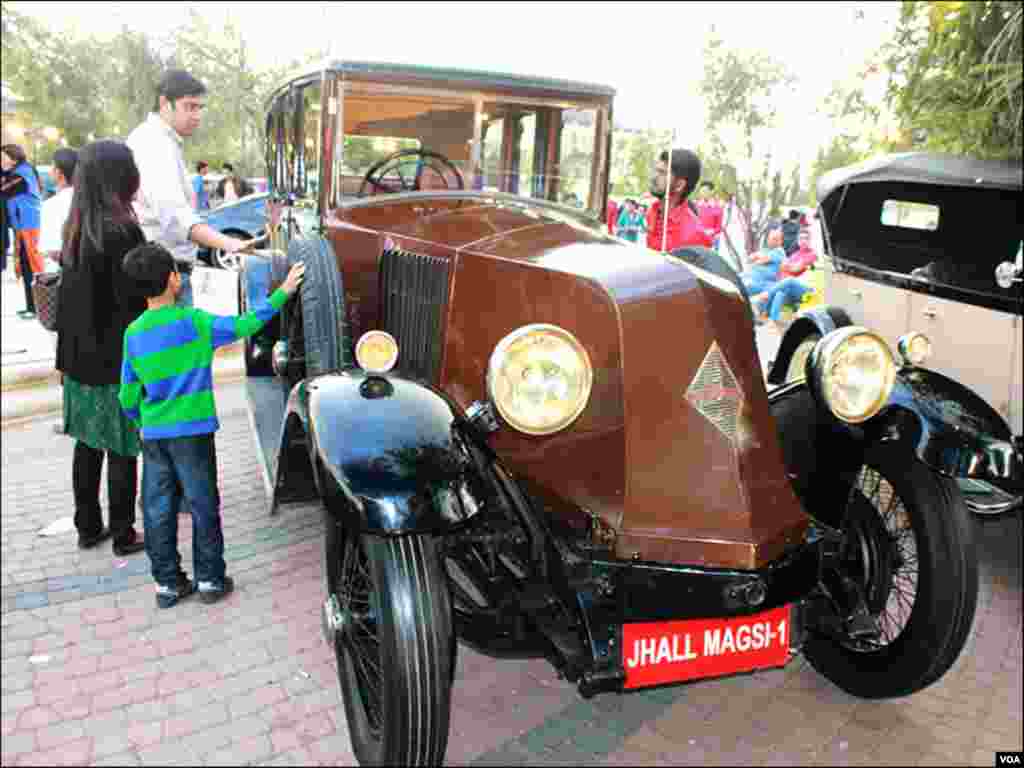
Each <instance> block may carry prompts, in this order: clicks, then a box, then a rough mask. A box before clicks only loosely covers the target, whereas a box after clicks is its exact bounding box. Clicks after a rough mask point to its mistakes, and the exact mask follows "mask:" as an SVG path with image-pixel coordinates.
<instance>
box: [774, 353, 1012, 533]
mask: <svg viewBox="0 0 1024 768" xmlns="http://www.w3.org/2000/svg"><path fill="white" fill-rule="evenodd" d="M768 397H769V407H770V408H771V411H772V414H773V415H774V416H775V420H776V424H777V427H778V432H779V441H780V444H781V446H782V451H783V457H784V461H785V465H786V470H787V472H788V474H789V477H790V480H791V481H792V483H793V486H794V490H796V492H797V495H799V496H800V497H801V499H802V500H803V501H804V503H805V505H806V506H807V508H808V511H811V513H812V514H816V513H815V511H814V510H828V509H841V508H842V505H841V504H839V502H840V501H841V498H840V496H841V495H842V493H844V492H845V488H847V487H848V483H844V482H836V481H837V479H839V478H844V477H850V476H851V473H854V474H855V473H856V471H857V470H858V469H859V467H860V464H861V457H862V456H863V453H864V449H865V447H866V446H867V445H869V444H870V443H871V442H873V441H878V440H886V441H891V440H899V441H901V442H902V443H903V444H905V445H906V447H907V450H908V451H910V452H913V453H914V454H915V455H916V456H917V458H918V459H919V460H920V461H921V462H923V463H924V464H926V465H927V466H929V467H931V468H932V469H934V470H935V471H937V472H939V473H941V474H944V475H947V476H949V477H965V478H973V479H977V480H984V481H985V482H988V483H991V484H992V485H994V486H996V487H997V488H1000V489H1002V490H1004V491H1006V492H1007V493H1010V494H1013V495H1019V494H1020V493H1021V492H1022V491H1024V460H1022V452H1021V449H1020V445H1019V442H1017V441H1015V440H1014V438H1013V436H1012V434H1011V432H1010V428H1009V427H1008V426H1007V424H1006V422H1005V421H1004V420H1003V418H1002V417H1001V416H1000V415H999V414H998V413H997V412H996V411H995V410H994V409H993V408H992V407H991V406H990V405H989V404H988V403H986V402H985V401H984V400H983V399H982V398H981V397H979V396H978V395H977V394H975V393H974V392H972V391H971V390H970V389H968V388H967V387H965V386H963V385H962V384H960V383H958V382H956V381H954V380H952V379H950V378H947V377H946V376H943V375H942V374H940V373H936V372H935V371H930V370H927V369H924V368H909V367H908V368H903V369H901V370H900V371H899V372H898V374H897V376H896V383H895V385H894V387H893V391H892V394H891V395H890V396H889V401H888V402H887V404H886V405H885V407H884V408H883V409H882V410H881V411H880V412H879V413H878V415H877V416H875V417H873V418H872V419H870V420H868V421H867V422H865V423H864V424H859V425H851V424H846V423H844V422H841V421H839V420H838V419H836V418H835V417H834V416H832V414H831V413H830V412H829V410H828V408H827V407H826V406H825V405H824V403H821V402H820V401H819V400H818V398H816V397H815V396H814V394H813V393H812V390H811V389H810V388H809V387H808V385H807V383H806V382H804V381H799V382H796V383H793V384H789V385H786V386H783V387H779V388H778V389H775V390H773V391H772V392H771V393H770V394H769V396H768Z"/></svg>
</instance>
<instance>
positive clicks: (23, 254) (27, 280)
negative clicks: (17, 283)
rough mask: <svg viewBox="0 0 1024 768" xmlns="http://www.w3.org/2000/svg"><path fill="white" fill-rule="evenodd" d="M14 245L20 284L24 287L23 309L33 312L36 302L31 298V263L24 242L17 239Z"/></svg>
mask: <svg viewBox="0 0 1024 768" xmlns="http://www.w3.org/2000/svg"><path fill="white" fill-rule="evenodd" d="M16 247H17V249H18V261H19V262H20V263H21V284H22V285H23V286H24V288H25V309H27V310H28V311H29V312H31V313H32V314H35V312H36V302H35V299H33V298H32V274H33V273H32V265H31V264H30V263H29V260H28V251H27V250H26V248H25V243H23V242H22V241H21V240H19V241H18V242H17V246H16Z"/></svg>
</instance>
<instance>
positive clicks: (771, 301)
mask: <svg viewBox="0 0 1024 768" xmlns="http://www.w3.org/2000/svg"><path fill="white" fill-rule="evenodd" d="M799 244H800V245H799V248H798V249H797V250H796V251H794V252H793V255H792V256H790V257H789V258H788V259H786V260H785V261H784V262H782V266H780V267H779V280H778V282H776V283H775V285H774V286H771V287H770V288H768V290H766V291H764V292H763V293H759V294H756V295H754V297H753V298H752V299H751V301H752V303H753V305H754V309H755V310H756V311H757V313H758V315H759V316H760V319H769V320H770V322H771V323H772V325H773V326H774V327H775V328H776V330H778V331H780V332H781V331H782V330H783V328H782V322H781V317H782V308H783V307H785V306H786V305H787V304H797V305H798V304H800V302H801V301H803V298H804V295H805V294H807V293H809V292H810V291H812V290H813V289H812V288H810V287H809V286H807V285H805V284H804V283H803V282H801V281H800V280H798V279H797V278H798V277H799V276H800V275H802V274H803V273H804V272H806V271H807V270H808V269H810V268H811V266H812V265H813V264H814V262H815V261H817V260H818V254H816V253H815V252H814V249H813V248H811V233H810V232H809V231H808V230H806V229H805V230H802V231H801V232H800V237H799ZM766 310H767V313H768V317H767V318H765V317H764V313H765V311H766Z"/></svg>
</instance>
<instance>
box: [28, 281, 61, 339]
mask: <svg viewBox="0 0 1024 768" xmlns="http://www.w3.org/2000/svg"><path fill="white" fill-rule="evenodd" d="M59 293H60V271H59V270H58V271H57V272H40V273H38V274H36V275H35V277H34V278H33V280H32V301H33V302H35V305H36V318H38V320H39V323H40V324H41V325H42V326H43V328H45V329H46V330H48V331H56V330H57V311H58V310H59V309H60V302H59V300H58V297H59Z"/></svg>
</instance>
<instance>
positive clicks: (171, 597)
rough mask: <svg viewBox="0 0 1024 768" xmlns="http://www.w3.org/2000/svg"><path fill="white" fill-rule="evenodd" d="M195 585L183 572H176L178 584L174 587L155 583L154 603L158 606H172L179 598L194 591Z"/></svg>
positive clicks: (183, 597)
mask: <svg viewBox="0 0 1024 768" xmlns="http://www.w3.org/2000/svg"><path fill="white" fill-rule="evenodd" d="M195 591H196V590H195V587H194V586H193V585H192V582H191V581H189V578H188V576H187V575H185V574H184V573H180V572H179V573H178V584H177V586H176V587H165V586H164V585H163V584H157V585H156V605H157V607H158V608H173V607H174V606H175V605H177V604H178V601H179V600H184V599H185V598H186V597H188V596H189V595H191V594H192V593H193V592H195Z"/></svg>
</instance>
